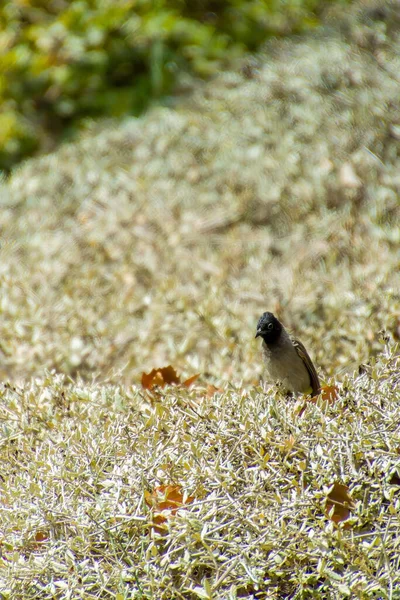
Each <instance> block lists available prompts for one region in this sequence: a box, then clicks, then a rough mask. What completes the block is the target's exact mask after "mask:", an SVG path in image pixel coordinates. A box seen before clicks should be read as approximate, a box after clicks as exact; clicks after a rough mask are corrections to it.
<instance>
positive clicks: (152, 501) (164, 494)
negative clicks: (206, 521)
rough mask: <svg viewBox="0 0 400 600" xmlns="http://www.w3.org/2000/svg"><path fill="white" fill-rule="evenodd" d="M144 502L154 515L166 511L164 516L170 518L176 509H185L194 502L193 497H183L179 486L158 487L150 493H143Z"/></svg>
mask: <svg viewBox="0 0 400 600" xmlns="http://www.w3.org/2000/svg"><path fill="white" fill-rule="evenodd" d="M144 499H145V502H146V504H147V505H148V506H150V508H152V509H153V510H154V512H155V513H160V512H163V511H168V512H167V513H166V514H165V515H164V516H165V518H170V517H171V516H172V515H174V514H176V511H177V510H178V508H182V507H185V506H186V505H187V504H190V503H191V502H193V500H194V496H186V497H185V496H184V494H183V493H182V486H180V485H160V486H158V487H156V488H154V490H153V491H152V492H148V491H147V490H146V491H145V492H144ZM164 520H165V519H164Z"/></svg>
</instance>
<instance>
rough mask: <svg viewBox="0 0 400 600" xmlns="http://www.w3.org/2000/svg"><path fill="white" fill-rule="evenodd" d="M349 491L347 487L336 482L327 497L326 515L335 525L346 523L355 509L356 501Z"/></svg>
mask: <svg viewBox="0 0 400 600" xmlns="http://www.w3.org/2000/svg"><path fill="white" fill-rule="evenodd" d="M348 490H349V488H348V487H347V485H344V484H343V483H338V482H337V481H335V483H334V484H333V485H332V488H331V490H330V492H329V493H328V495H327V497H326V500H325V515H326V516H327V517H328V519H331V521H333V522H334V523H341V522H342V521H346V520H347V519H348V518H349V517H350V512H351V510H352V509H353V508H354V500H353V498H352V497H351V496H350V494H349V491H348Z"/></svg>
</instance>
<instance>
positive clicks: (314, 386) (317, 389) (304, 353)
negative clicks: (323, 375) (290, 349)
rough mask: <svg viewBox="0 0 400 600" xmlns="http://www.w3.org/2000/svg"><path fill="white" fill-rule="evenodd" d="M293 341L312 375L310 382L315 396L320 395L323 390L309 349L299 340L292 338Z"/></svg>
mask: <svg viewBox="0 0 400 600" xmlns="http://www.w3.org/2000/svg"><path fill="white" fill-rule="evenodd" d="M292 342H293V346H294V347H295V350H296V352H297V354H298V355H299V356H300V358H301V360H302V361H303V363H304V364H305V367H306V369H307V371H308V374H309V375H310V383H311V387H312V393H313V396H318V394H319V393H320V391H321V385H320V383H319V379H318V375H317V371H316V370H315V367H314V365H313V362H312V360H311V358H310V357H309V355H308V352H307V350H306V349H305V348H304V346H303V344H302V343H301V342H300V341H299V340H296V339H294V338H292Z"/></svg>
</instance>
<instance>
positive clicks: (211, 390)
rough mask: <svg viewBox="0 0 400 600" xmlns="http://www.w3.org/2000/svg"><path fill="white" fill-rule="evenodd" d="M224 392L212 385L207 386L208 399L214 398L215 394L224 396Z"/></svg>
mask: <svg viewBox="0 0 400 600" xmlns="http://www.w3.org/2000/svg"><path fill="white" fill-rule="evenodd" d="M223 391H224V390H222V389H221V388H217V387H215V385H211V384H210V383H209V384H208V386H207V391H206V395H207V397H208V398H212V397H213V396H214V394H222V392H223Z"/></svg>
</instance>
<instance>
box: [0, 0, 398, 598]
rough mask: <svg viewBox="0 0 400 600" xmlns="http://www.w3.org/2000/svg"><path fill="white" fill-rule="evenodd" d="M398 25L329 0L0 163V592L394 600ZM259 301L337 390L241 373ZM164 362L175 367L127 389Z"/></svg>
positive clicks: (393, 14) (250, 364) (252, 353)
mask: <svg viewBox="0 0 400 600" xmlns="http://www.w3.org/2000/svg"><path fill="white" fill-rule="evenodd" d="M399 23H400V15H399V4H398V2H393V3H387V5H385V8H384V9H380V10H372V9H371V8H363V9H362V10H360V11H358V10H355V9H353V14H352V16H351V18H350V17H343V16H341V17H340V19H339V18H338V19H337V20H335V19H333V16H332V22H331V25H330V26H329V27H328V26H327V27H326V29H325V30H324V31H322V32H321V33H320V34H319V35H318V36H312V37H305V38H299V39H292V40H290V41H285V42H279V41H277V40H275V41H272V42H271V43H270V44H269V46H268V47H267V49H266V52H265V54H262V55H258V56H257V57H255V58H254V59H248V60H247V61H246V62H245V63H244V64H242V65H241V66H240V67H239V68H238V69H237V70H236V71H232V72H226V73H223V74H221V75H220V76H218V77H217V78H215V79H214V80H213V81H212V82H210V83H208V84H200V83H197V84H196V85H194V87H193V90H192V91H191V92H189V93H188V94H187V95H186V96H185V97H183V98H181V99H179V100H177V101H176V105H175V106H174V108H159V109H154V110H152V111H151V112H149V113H148V114H147V115H145V116H143V117H142V118H140V119H131V120H126V121H124V122H123V123H121V124H120V125H119V126H114V127H112V128H111V127H109V128H102V129H98V130H94V131H93V132H91V133H90V134H87V135H86V136H85V137H83V138H82V139H81V140H80V141H79V142H78V143H75V144H71V145H65V146H63V147H61V148H60V149H59V150H58V151H56V152H54V153H53V154H51V155H49V156H45V157H43V158H39V159H32V160H30V161H28V162H27V163H25V164H24V165H23V166H22V167H20V168H19V169H18V170H15V171H14V173H13V174H12V176H11V178H10V180H8V181H4V182H3V184H2V189H1V205H2V210H1V213H0V224H1V230H2V242H1V243H2V247H1V252H0V258H1V263H0V286H1V298H0V310H1V320H0V345H1V353H2V357H1V367H0V369H1V375H2V379H3V381H7V380H10V381H11V382H12V384H13V385H8V384H3V385H2V388H1V391H0V396H1V408H0V411H1V422H2V446H1V465H2V466H1V477H0V479H1V481H0V488H1V498H2V500H1V509H0V513H1V552H2V557H1V559H0V560H1V561H2V569H1V574H0V593H1V594H2V596H1V597H2V598H17V597H24V598H80V597H82V598H85V599H87V598H116V599H118V600H121V599H122V598H135V599H136V598H155V599H161V598H174V599H175V598H214V599H216V598H218V599H225V598H238V597H241V598H309V597H312V598H342V597H354V598H399V597H400V591H399V586H400V576H399V564H398V538H399V534H400V530H399V510H400V500H399V487H398V485H397V484H398V483H400V470H398V463H399V448H400V430H399V426H398V415H399V407H400V396H399V391H398V384H399V375H398V373H399V365H398V346H397V345H396V336H397V339H398V337H399V335H400V332H399V315H400V293H399V283H400V281H399V278H400V276H399V273H400V258H399V242H400V227H399V222H400V219H399V217H400V208H399V206H400V203H399V193H400V177H399V173H400V152H399V148H400V76H399V73H400V59H399V57H400V38H399ZM192 84H193V83H192V82H188V85H189V87H190V86H192ZM264 310H272V311H274V312H276V313H278V314H279V316H280V318H281V319H282V320H283V322H284V323H285V325H287V326H288V327H289V328H291V329H292V331H293V332H294V333H296V334H298V335H299V336H301V339H302V341H303V342H304V343H305V345H306V346H307V347H308V348H309V349H310V353H311V355H312V357H313V359H314V360H315V363H316V364H317V365H318V368H319V371H320V373H321V375H322V377H323V379H325V381H331V380H332V379H333V380H335V381H336V382H337V383H338V384H339V385H340V388H341V397H340V398H339V399H338V400H337V402H336V403H335V404H333V405H327V404H326V403H320V404H317V405H311V404H310V405H308V406H307V407H306V409H305V411H299V406H298V404H297V403H295V402H294V401H293V402H287V401H286V400H285V399H284V398H282V397H280V396H279V395H278V394H277V393H276V392H275V391H274V390H273V389H271V390H269V392H268V393H263V391H262V389H261V388H260V387H259V386H258V382H259V380H260V377H261V375H262V364H261V360H260V352H259V344H258V343H257V341H259V340H257V341H256V340H254V339H253V338H254V332H255V325H256V321H257V319H258V317H259V315H260V313H261V312H263V311H264ZM383 332H384V333H383ZM169 363H171V364H173V365H174V366H175V368H177V370H178V371H179V372H180V373H182V374H183V375H184V376H187V377H189V376H190V375H192V374H194V373H197V372H198V373H200V374H201V376H200V378H199V380H198V384H197V385H194V386H193V387H192V388H190V389H189V390H187V389H183V388H179V387H171V388H165V389H164V390H163V391H162V392H160V394H159V395H156V396H152V397H150V396H147V395H146V393H145V392H144V391H143V390H141V388H140V375H141V373H142V371H150V370H151V369H152V368H153V367H161V366H164V365H167V364H169ZM364 363H368V364H367V365H366V366H365V367H363V368H362V369H361V370H360V373H359V366H360V365H361V364H364ZM46 369H47V370H48V372H47V373H46ZM61 373H63V374H65V376H62V375H60V374H61ZM14 384H15V385H14ZM206 384H213V385H215V386H216V387H217V388H221V389H222V390H223V391H222V392H218V393H216V394H215V395H212V394H210V393H208V394H207V393H206V391H205V389H206V388H205V386H206ZM299 412H300V413H301V414H299ZM334 483H340V484H343V485H346V486H348V488H349V493H350V494H351V498H352V500H353V502H354V505H353V506H352V511H351V515H350V518H349V519H347V520H346V521H345V522H343V523H342V524H341V525H339V526H336V525H335V524H334V523H333V522H332V521H331V520H330V519H329V518H328V516H327V515H326V513H325V509H326V506H325V504H324V501H325V500H326V497H327V494H328V492H329V489H330V486H332V485H333V484H334ZM169 484H171V485H177V486H182V490H184V491H185V492H186V493H187V494H190V496H192V498H191V499H190V502H189V503H188V504H187V505H185V506H184V508H182V509H181V510H179V511H178V513H177V514H175V515H173V516H171V515H169V516H170V517H171V518H168V519H167V520H166V521H165V523H164V525H163V526H164V527H165V531H163V532H162V533H158V530H157V529H156V528H154V527H151V525H149V524H150V523H151V522H152V519H153V518H154V510H155V508H154V506H153V509H151V507H149V506H148V504H149V500H148V498H147V504H146V499H145V492H147V493H150V494H151V492H152V491H154V489H155V488H156V486H160V485H169ZM182 502H183V503H185V498H183V499H182ZM150 504H151V502H150ZM324 506H325V508H324Z"/></svg>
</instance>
